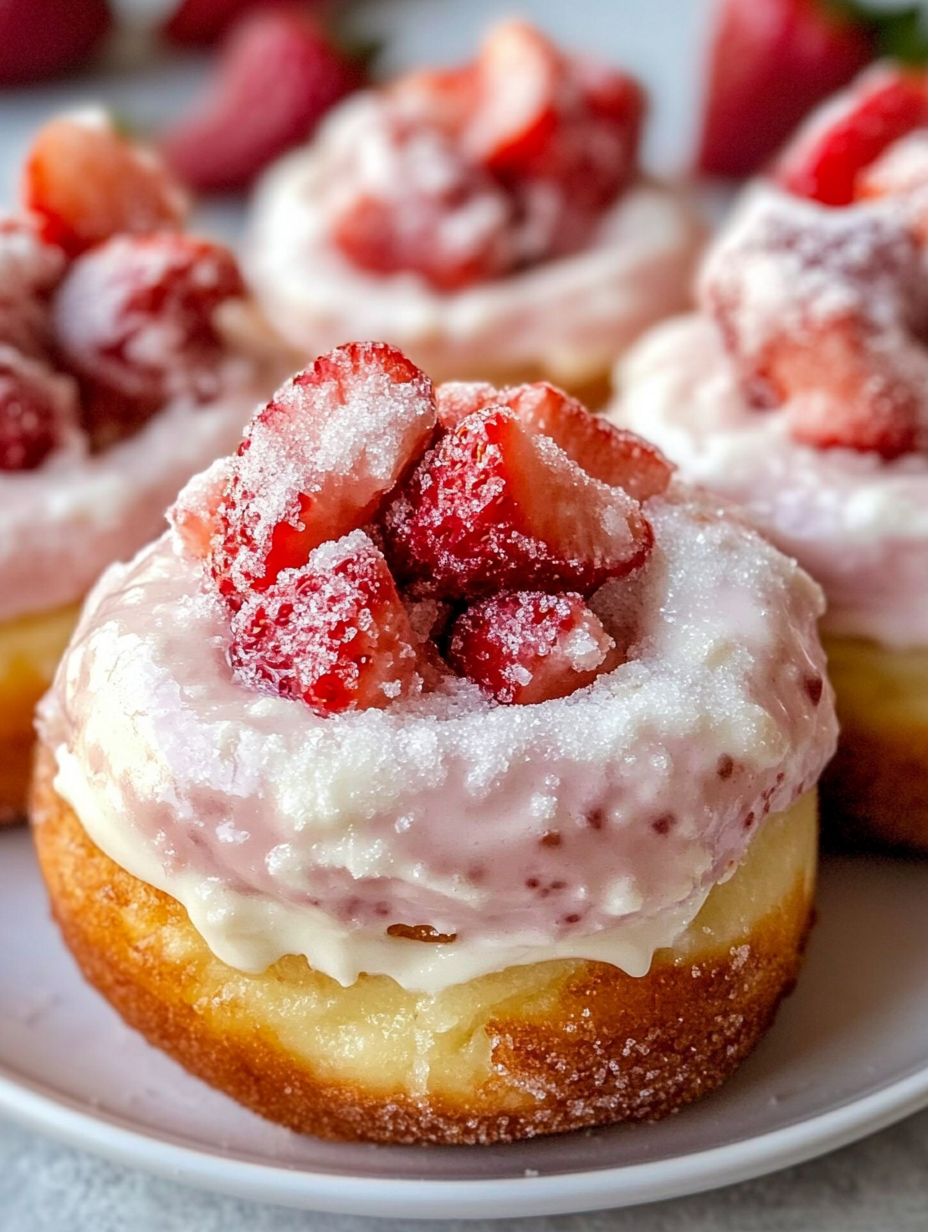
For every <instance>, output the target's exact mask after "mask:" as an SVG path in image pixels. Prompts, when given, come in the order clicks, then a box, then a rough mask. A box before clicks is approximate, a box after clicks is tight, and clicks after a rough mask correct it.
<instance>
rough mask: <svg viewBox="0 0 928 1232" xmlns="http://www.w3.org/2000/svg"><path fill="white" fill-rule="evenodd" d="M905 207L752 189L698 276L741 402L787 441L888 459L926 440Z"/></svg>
mask: <svg viewBox="0 0 928 1232" xmlns="http://www.w3.org/2000/svg"><path fill="white" fill-rule="evenodd" d="M922 261H923V255H922V251H921V247H920V243H919V239H918V236H917V235H916V233H915V230H914V229H913V227H912V226H911V225H910V223H909V220H908V218H907V215H906V214H905V212H901V211H899V210H896V209H893V208H886V206H885V204H884V203H874V204H870V203H861V204H858V205H853V206H848V207H846V208H844V209H840V210H834V209H829V208H827V207H824V206H821V205H819V204H818V203H816V202H803V201H797V200H795V199H793V198H790V197H787V196H778V195H774V194H769V195H766V196H762V197H756V198H755V199H754V200H753V201H752V202H750V204H749V205H748V207H747V208H746V209H745V210H744V211H743V212H742V215H741V217H740V219H739V220H738V222H737V224H736V225H734V226H733V227H732V228H731V229H730V230H729V232H728V234H727V235H726V236H725V237H724V238H723V239H722V241H721V242H720V243H718V244H717V245H716V247H715V249H714V251H713V252H712V253H711V254H710V256H709V258H708V260H707V262H706V264H705V266H704V268H703V272H702V277H701V281H700V287H699V295H700V300H701V303H702V306H703V308H704V309H705V310H706V311H707V312H708V313H710V314H711V315H712V316H713V317H714V318H715V320H716V321H717V322H718V324H719V326H720V328H721V331H722V335H723V338H724V341H725V345H726V348H727V350H728V352H729V354H730V356H731V357H732V359H733V361H734V364H735V366H736V370H737V372H738V374H739V377H740V380H741V384H742V387H743V389H744V392H745V394H746V396H747V397H748V399H749V401H750V402H751V403H752V404H753V405H755V406H757V407H759V408H761V409H764V408H776V407H783V408H784V411H785V414H786V416H787V423H788V427H789V430H790V432H791V434H792V435H793V437H794V438H795V439H797V440H799V441H801V442H804V443H806V444H810V445H815V446H818V447H820V448H829V447H833V446H843V447H844V448H848V449H854V450H858V451H861V452H873V453H876V454H879V455H881V456H882V457H883V458H885V459H887V460H889V459H893V458H897V457H899V456H901V455H903V454H906V453H910V452H913V451H916V450H924V449H926V448H928V288H926V285H925V278H924V274H923V273H922V268H923V267H922V264H921V263H922Z"/></svg>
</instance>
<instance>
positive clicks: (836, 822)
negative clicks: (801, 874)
mask: <svg viewBox="0 0 928 1232" xmlns="http://www.w3.org/2000/svg"><path fill="white" fill-rule="evenodd" d="M824 644H825V650H826V652H827V654H828V674H829V676H830V678H831V681H832V684H833V685H834V687H835V693H836V697H837V710H838V720H839V722H840V725H841V735H840V737H839V741H838V752H837V754H836V755H835V758H834V760H833V761H832V762H831V764H830V765H829V766H828V768H827V769H826V771H825V774H824V776H823V777H822V782H821V798H822V837H823V839H824V840H825V842H826V843H827V844H828V845H830V846H835V847H843V848H858V849H859V848H873V847H881V848H890V849H894V850H898V851H908V852H914V853H917V854H920V855H928V648H926V649H924V650H922V649H919V650H896V649H894V648H892V647H889V646H882V645H880V644H879V643H877V642H871V641H865V640H863V639H860V638H837V637H830V638H826V639H824Z"/></svg>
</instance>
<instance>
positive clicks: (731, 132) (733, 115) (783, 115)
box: [696, 0, 875, 176]
mask: <svg viewBox="0 0 928 1232" xmlns="http://www.w3.org/2000/svg"><path fill="white" fill-rule="evenodd" d="M874 54H875V44H874V41H873V37H872V35H871V34H870V32H869V31H868V30H866V29H863V28H861V27H860V26H858V25H857V24H855V23H854V22H852V21H849V20H848V19H847V18H846V17H844V16H843V15H842V14H839V13H838V12H836V11H835V7H833V6H831V5H828V4H825V3H823V2H822V0H718V3H717V4H716V7H715V16H714V22H713V33H712V41H711V47H710V52H709V65H708V89H707V97H706V103H705V106H704V109H703V117H702V132H701V135H700V138H699V147H698V151H699V152H698V154H697V158H696V162H697V166H698V168H699V170H700V171H703V172H705V173H707V174H709V175H733V176H743V175H750V173H751V172H752V171H756V170H757V168H758V167H760V166H761V164H762V163H763V162H765V161H766V159H767V158H769V157H770V155H771V154H773V153H774V152H775V151H776V149H777V148H778V147H779V146H780V144H781V143H782V142H783V141H784V140H785V139H786V137H788V136H789V134H790V132H791V131H792V130H793V128H794V127H795V126H796V124H798V122H799V121H800V120H801V119H802V117H803V116H804V115H805V114H806V112H807V111H809V109H810V108H811V107H814V106H815V104H816V103H818V102H820V101H821V100H822V99H823V98H827V97H828V95H829V94H831V93H833V92H834V91H835V90H837V89H839V88H840V87H841V86H843V85H844V84H845V82H848V81H850V80H851V78H852V77H853V76H854V75H855V73H857V72H859V71H860V69H862V68H863V67H864V65H865V64H868V63H869V62H870V61H871V60H872V59H873V56H874Z"/></svg>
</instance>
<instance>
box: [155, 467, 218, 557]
mask: <svg viewBox="0 0 928 1232" xmlns="http://www.w3.org/2000/svg"><path fill="white" fill-rule="evenodd" d="M231 473H232V460H231V458H218V459H217V460H216V461H215V462H214V463H213V464H212V466H209V467H207V469H206V470H205V471H201V472H200V473H199V474H198V475H194V476H193V477H192V478H191V479H188V481H187V483H186V484H185V485H184V487H183V488H181V490H180V492H179V493H178V495H177V499H176V500H175V501H174V504H173V505H171V507H170V508H169V509H168V511H167V519H168V522H170V524H171V526H172V527H173V528H174V530H175V532H176V533H177V536H178V538H179V539H180V541H181V543H182V544H183V545H184V548H185V549H186V550H187V552H189V553H190V555H191V556H193V557H195V558H196V559H197V560H205V559H206V557H207V556H208V555H209V550H210V545H211V544H212V541H213V536H214V535H215V534H216V533H217V531H218V530H219V528H220V527H219V506H220V505H221V504H222V498H223V496H224V495H225V490H226V486H227V484H228V482H229V479H230V477H231Z"/></svg>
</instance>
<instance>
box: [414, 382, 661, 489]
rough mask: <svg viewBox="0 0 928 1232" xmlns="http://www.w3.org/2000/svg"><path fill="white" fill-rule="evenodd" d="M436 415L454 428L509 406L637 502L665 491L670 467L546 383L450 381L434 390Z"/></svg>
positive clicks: (637, 438) (652, 450)
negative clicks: (501, 385) (489, 409)
mask: <svg viewBox="0 0 928 1232" xmlns="http://www.w3.org/2000/svg"><path fill="white" fill-rule="evenodd" d="M435 400H436V404H437V406H438V418H439V421H440V422H441V424H442V426H443V427H445V428H453V427H455V426H456V425H457V424H459V423H460V422H461V420H462V419H464V418H465V416H466V415H469V414H472V413H473V412H474V411H479V410H483V409H484V407H488V406H508V407H509V409H510V410H511V411H514V412H515V414H516V415H517V416H518V419H519V422H520V423H521V424H522V426H523V427H524V428H526V429H527V430H528V431H529V432H533V433H536V434H538V435H540V436H547V437H550V438H551V440H553V441H554V442H555V444H556V445H559V446H560V448H561V449H563V450H564V452H565V453H566V454H567V456H568V457H569V458H570V459H571V460H572V461H573V462H576V463H577V465H578V466H581V467H582V468H583V469H584V470H585V471H586V473H587V474H588V475H592V477H593V478H594V479H598V480H600V481H601V482H602V483H608V484H609V485H610V487H617V488H624V489H625V491H626V492H628V493H629V495H631V496H634V497H635V499H636V500H639V501H643V500H647V499H648V498H649V497H651V496H657V495H659V494H660V493H661V492H664V491H666V489H667V485H668V483H669V482H670V476H671V475H672V473H673V467H672V466H671V464H670V463H669V462H668V461H667V459H666V458H665V457H664V455H663V454H662V453H661V452H660V451H659V450H658V449H655V447H654V446H653V445H649V444H648V442H647V441H645V440H643V439H642V438H641V437H640V436H636V435H635V434H634V432H627V431H625V430H624V429H623V428H617V427H615V426H614V425H613V424H611V423H609V421H608V420H607V419H603V418H602V416H600V415H591V414H590V412H589V411H588V410H587V409H586V407H585V406H584V405H583V404H582V403H581V402H578V401H577V399H576V398H571V397H570V395H569V394H565V393H564V392H563V390H560V389H558V388H556V386H554V385H550V384H549V383H548V382H547V381H537V382H535V383H534V384H532V385H517V386H515V387H513V388H509V389H496V388H494V386H492V385H489V384H487V383H486V382H479V381H475V382H472V383H471V382H465V381H449V382H447V383H446V384H444V385H439V387H438V389H437V390H436V392H435Z"/></svg>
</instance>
